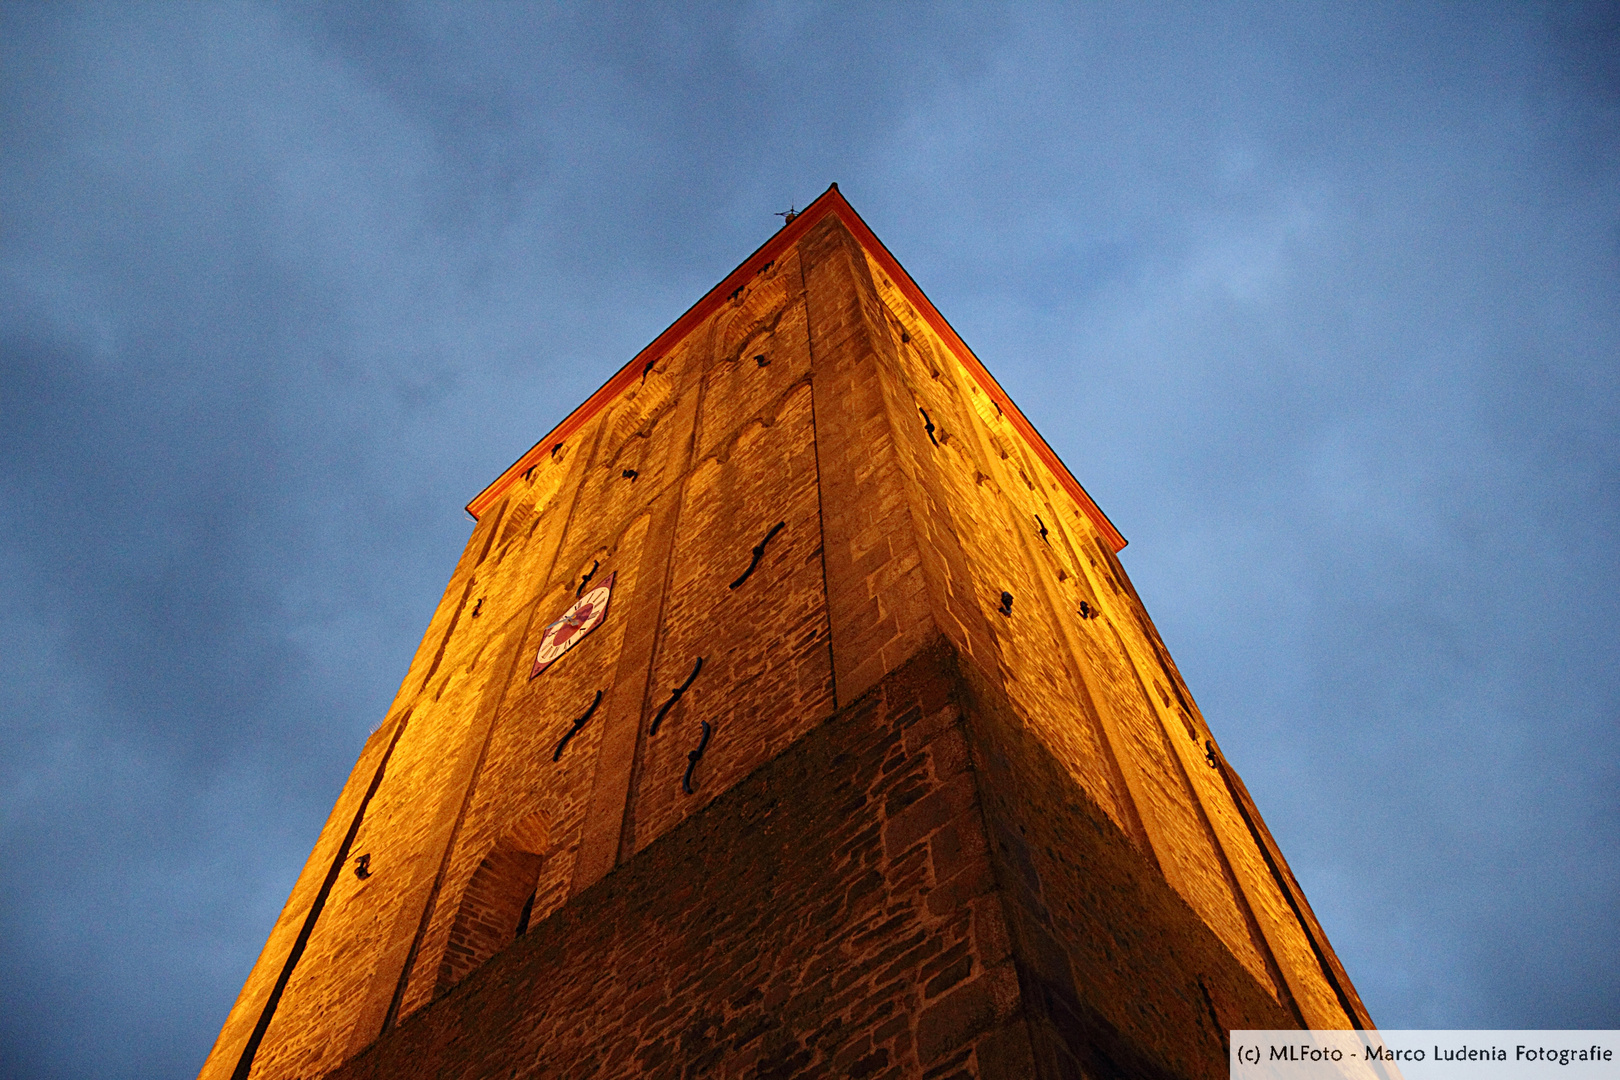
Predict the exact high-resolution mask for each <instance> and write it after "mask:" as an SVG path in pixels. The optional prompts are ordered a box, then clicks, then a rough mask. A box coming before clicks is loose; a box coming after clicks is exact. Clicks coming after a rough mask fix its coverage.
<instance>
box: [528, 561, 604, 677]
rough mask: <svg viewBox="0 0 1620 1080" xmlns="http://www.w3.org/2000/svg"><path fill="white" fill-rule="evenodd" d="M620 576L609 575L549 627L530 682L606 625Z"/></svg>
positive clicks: (541, 643)
mask: <svg viewBox="0 0 1620 1080" xmlns="http://www.w3.org/2000/svg"><path fill="white" fill-rule="evenodd" d="M617 576H618V575H617V574H610V575H608V579H607V580H606V581H604V582H603V583H602V584H600V585H598V586H597V587H596V588H594V589H592V590H591V591H590V592H588V593H586V594H585V595H584V596H581V597H580V598H579V599H578V600H575V601H574V604H573V606H572V607H570V608H569V609H568V610H567V611H565V612H563V615H562V618H560V619H558V620H557V621H556V622H554V623H551V624H550V625H548V626H547V627H546V629H545V632H544V633H542V634H541V635H540V651H539V652H538V653H537V654H536V655H535V658H534V670H533V671H531V672H529V678H531V679H532V678H534V677H535V676H536V675H538V674H540V673H541V672H542V671H544V670H546V668H548V667H550V666H551V665H552V664H553V663H555V662H556V661H557V659H558V658H559V657H560V656H562V654H563V653H565V652H567V651H568V650H569V649H572V648H573V647H574V646H575V645H578V644H579V643H580V642H581V641H584V640H585V636H586V635H587V634H589V633H590V632H591V631H592V630H595V629H596V628H597V627H598V626H600V625H602V620H603V619H604V618H606V617H607V609H608V598H609V597H611V596H612V595H613V579H614V578H615V577H617Z"/></svg>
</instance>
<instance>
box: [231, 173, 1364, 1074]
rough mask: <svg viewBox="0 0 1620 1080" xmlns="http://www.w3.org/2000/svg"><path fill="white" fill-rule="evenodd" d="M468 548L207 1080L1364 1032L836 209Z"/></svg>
mask: <svg viewBox="0 0 1620 1080" xmlns="http://www.w3.org/2000/svg"><path fill="white" fill-rule="evenodd" d="M474 506H475V507H476V508H477V510H478V513H479V520H478V524H477V526H476V527H475V529H474V530H473V534H472V536H471V538H470V539H469V541H468V545H467V549H466V552H465V553H464V554H463V556H462V558H461V560H460V563H459V564H458V566H457V567H456V570H455V573H454V574H453V575H452V577H451V580H450V583H449V585H448V587H447V588H446V590H445V594H444V598H443V600H442V601H441V603H440V605H439V609H438V611H437V612H436V613H435V614H434V617H433V619H432V622H431V623H430V625H429V627H428V630H427V633H426V634H425V635H424V638H423V642H422V645H421V648H420V649H419V650H418V653H417V656H416V658H415V660H414V661H413V663H412V665H411V668H410V670H409V672H408V674H407V676H406V679H405V682H404V684H403V685H402V687H401V689H400V692H399V696H398V698H397V699H396V701H395V704H394V706H393V708H392V709H391V710H390V712H389V714H388V716H387V718H386V719H385V720H384V722H383V724H382V725H381V726H380V727H379V728H378V731H377V732H376V734H375V735H374V736H373V737H372V739H371V740H370V741H369V742H368V743H367V745H366V747H365V749H364V750H363V752H362V754H361V758H360V761H359V763H358V764H357V765H356V768H355V772H354V774H353V776H352V777H351V778H350V780H349V783H348V784H347V785H346V787H345V789H344V791H343V793H342V794H341V795H340V797H339V799H338V802H337V805H336V807H335V808H334V810H333V815H332V818H331V820H330V821H329V822H328V823H327V826H326V828H325V829H324V830H323V832H322V834H321V836H320V838H319V840H318V841H317V842H316V845H315V848H314V851H313V852H312V854H311V856H310V860H309V863H308V865H307V866H306V868H305V870H304V872H303V874H302V875H301V876H300V879H299V881H298V883H297V885H296V886H295V887H294V890H293V893H292V895H291V897H289V899H288V903H287V907H286V909H285V910H284V911H283V913H282V915H281V918H280V919H279V920H278V922H277V924H276V926H275V929H274V930H273V931H272V933H271V936H270V939H269V941H268V942H267V944H266V946H265V951H264V953H263V954H262V955H261V957H260V960H259V963H258V965H257V966H256V967H255V969H254V971H253V973H252V974H251V975H250V977H249V979H248V982H247V984H246V985H245V986H244V988H243V991H242V994H241V997H240V998H239V999H238V1001H237V1003H236V1006H235V1007H234V1008H233V1010H232V1012H231V1014H230V1016H229V1017H228V1018H227V1020H226V1022H225V1025H224V1027H223V1028H222V1030H221V1033H220V1037H219V1040H218V1042H217V1044H216V1046H215V1048H214V1053H213V1054H212V1055H211V1056H210V1058H209V1060H208V1062H207V1063H206V1064H205V1066H204V1068H203V1072H202V1075H203V1076H204V1077H207V1078H213V1077H228V1076H232V1075H233V1072H234V1073H238V1074H240V1073H242V1071H243V1068H244V1066H245V1065H247V1064H251V1076H253V1077H262V1078H266V1080H312V1078H313V1077H317V1076H321V1075H326V1074H332V1073H333V1072H334V1070H336V1071H337V1072H336V1074H337V1075H343V1076H353V1077H361V1076H389V1077H395V1076H405V1077H411V1076H422V1077H427V1076H469V1077H471V1076H503V1077H519V1076H633V1075H654V1076H700V1075H702V1076H707V1075H725V1076H729V1075H739V1076H740V1075H749V1076H755V1075H759V1076H790V1075H807V1076H808V1075H828V1074H835V1075H849V1076H871V1077H890V1076H926V1077H935V1076H938V1077H945V1076H973V1075H977V1076H1042V1077H1066V1076H1094V1077H1109V1076H1115V1075H1143V1076H1167V1077H1168V1076H1184V1077H1188V1078H1192V1077H1200V1076H1206V1075H1207V1076H1214V1075H1216V1074H1218V1073H1219V1074H1224V1070H1225V1059H1224V1054H1223V1051H1222V1049H1221V1047H1222V1039H1223V1038H1224V1031H1225V1030H1226V1029H1230V1028H1232V1027H1241V1026H1259V1027H1272V1026H1289V1025H1295V1024H1310V1025H1313V1026H1322V1027H1331V1026H1344V1025H1346V1024H1349V1023H1366V1022H1368V1021H1367V1018H1366V1015H1365V1010H1364V1009H1362V1007H1361V1005H1360V1003H1359V1001H1358V1000H1357V999H1356V998H1355V992H1354V989H1353V988H1352V987H1350V984H1349V980H1348V979H1347V978H1346V977H1345V975H1344V972H1343V971H1342V969H1341V968H1340V967H1339V966H1338V961H1337V959H1336V958H1335V957H1333V955H1332V951H1331V948H1330V947H1328V946H1327V943H1326V938H1325V937H1324V936H1323V935H1322V932H1321V927H1320V926H1319V925H1317V923H1316V920H1315V917H1314V916H1313V915H1312V914H1311V913H1310V909H1309V907H1308V905H1306V904H1305V901H1304V897H1303V896H1302V895H1300V894H1299V891H1298V886H1297V884H1295V883H1294V882H1293V881H1292V877H1291V875H1290V874H1289V873H1288V872H1287V867H1286V864H1285V863H1284V862H1283V861H1282V857H1281V854H1280V852H1278V851H1277V850H1276V846H1275V843H1274V841H1273V840H1272V839H1271V837H1270V835H1269V833H1267V832H1266V831H1265V826H1264V823H1263V822H1262V821H1260V819H1259V815H1258V812H1257V811H1256V810H1255V809H1254V807H1253V804H1252V800H1250V799H1249V797H1248V794H1247V792H1246V791H1245V790H1244V789H1243V787H1242V782H1241V781H1240V780H1238V779H1237V777H1236V776H1235V774H1233V773H1231V772H1230V770H1229V768H1227V767H1226V766H1225V763H1224V761H1223V759H1221V758H1220V756H1219V749H1218V747H1217V746H1216V745H1215V743H1214V741H1213V737H1212V736H1211V735H1210V733H1209V730H1208V728H1207V726H1206V725H1205V722H1204V720H1203V717H1202V716H1201V715H1200V714H1199V712H1198V709H1197V706H1196V705H1195V704H1194V703H1193V700H1192V697H1191V694H1190V693H1189V692H1188V690H1187V688H1186V686H1185V685H1184V683H1183V682H1182V680H1181V677H1180V675H1179V673H1178V672H1177V671H1176V670H1175V666H1174V664H1173V662H1172V661H1171V660H1170V658H1169V654H1168V652H1167V651H1166V650H1165V649H1164V646H1163V643H1162V641H1160V640H1159V637H1158V634H1157V632H1156V631H1155V630H1154V628H1153V625H1152V622H1151V620H1150V619H1149V618H1148V616H1147V613H1146V611H1145V610H1144V609H1143V608H1142V605H1141V602H1140V600H1139V598H1138V597H1137V596H1136V593H1135V591H1134V589H1132V588H1131V585H1130V582H1129V579H1128V578H1127V577H1126V576H1125V573H1124V570H1123V568H1122V567H1121V566H1120V565H1119V562H1118V560H1117V558H1116V557H1115V550H1116V548H1117V546H1118V545H1119V544H1122V543H1123V541H1122V540H1120V539H1119V538H1118V534H1117V533H1115V532H1113V529H1112V526H1111V525H1110V524H1109V523H1108V522H1107V520H1106V518H1104V517H1103V516H1102V515H1101V512H1100V511H1098V510H1097V508H1096V507H1095V505H1094V504H1092V503H1091V501H1090V499H1089V497H1088V496H1086V495H1085V493H1084V491H1083V490H1082V489H1080V487H1079V485H1078V484H1077V483H1076V482H1075V481H1074V480H1073V478H1072V477H1070V476H1069V475H1068V473H1067V472H1066V470H1064V469H1063V467H1062V465H1061V464H1060V463H1058V462H1057V459H1056V457H1055V455H1053V454H1052V453H1051V451H1050V449H1049V448H1047V447H1046V446H1045V444H1044V442H1042V441H1041V440H1040V437H1039V436H1038V435H1036V434H1035V433H1034V431H1033V429H1032V428H1030V427H1029V426H1028V424H1027V422H1026V421H1024V420H1023V419H1022V417H1021V416H1020V415H1019V414H1018V413H1017V410H1016V407H1015V406H1014V405H1013V404H1012V403H1011V402H1010V401H1008V400H1007V399H1006V397H1005V395H1004V394H1003V393H1002V392H1001V391H1000V389H999V387H997V386H996V385H995V384H994V380H992V379H990V378H989V376H988V374H987V373H985V372H984V371H983V368H982V367H981V366H980V365H979V364H978V361H977V360H976V359H975V358H973V357H972V355H971V353H968V352H967V351H966V348H965V346H963V345H962V344H961V343H960V341H959V339H957V338H956V337H955V334H954V332H953V331H951V330H950V328H949V326H948V324H946V323H945V322H944V320H943V319H941V318H940V317H939V316H938V313H937V312H935V311H934V310H933V309H932V307H931V306H930V305H928V303H927V301H926V299H925V298H923V297H922V295H921V293H920V292H919V291H917V289H916V287H915V285H914V284H912V283H911V282H910V279H909V278H907V277H906V276H905V274H904V271H902V270H901V269H900V267H899V265H898V264H897V263H895V262H894V260H893V258H892V257H891V256H889V255H888V253H887V251H886V250H885V249H883V248H882V245H881V244H879V243H878V242H877V241H876V238H875V237H872V236H871V234H870V232H869V231H868V230H866V228H865V225H864V223H861V222H860V220H859V219H858V218H857V217H855V215H854V213H853V211H851V210H849V208H848V205H847V204H846V203H844V202H843V201H842V199H841V197H839V196H838V194H837V192H836V190H834V191H831V192H829V193H828V195H826V196H824V197H823V199H822V200H818V202H817V204H816V206H815V207H812V208H811V210H810V211H807V212H806V214H805V215H804V216H803V217H802V218H801V220H799V221H797V222H795V223H793V224H792V225H790V226H788V227H787V228H785V229H784V230H783V231H782V233H780V234H779V235H778V237H777V238H775V239H773V240H772V241H771V242H770V243H769V244H767V245H766V247H765V248H762V249H761V251H760V252H757V253H756V254H755V255H754V256H752V257H751V258H750V260H749V261H748V262H747V263H745V264H744V265H743V266H741V267H739V268H738V270H737V271H735V272H734V273H733V274H732V275H731V276H730V277H728V278H727V280H726V282H725V283H723V284H722V285H721V286H718V287H717V288H716V290H715V291H714V292H713V293H711V295H710V296H709V297H708V298H706V299H705V300H704V301H702V302H700V304H698V305H697V306H696V307H694V308H693V309H692V311H690V312H688V313H687V315H684V316H682V318H681V320H679V321H678V322H677V323H676V324H675V325H674V326H673V327H672V328H671V329H670V331H667V332H666V333H665V334H664V335H661V336H660V338H659V339H658V340H657V341H655V342H654V343H653V345H651V346H649V347H648V349H647V350H646V351H644V352H643V354H642V355H641V356H639V357H637V358H636V360H635V361H633V362H632V364H631V365H629V366H627V367H626V369H625V370H624V371H622V372H620V374H619V375H617V376H615V377H614V379H613V380H610V382H609V384H608V385H607V386H606V387H604V389H603V390H602V391H601V392H599V393H598V394H597V395H595V396H593V398H592V399H591V401H590V402H588V403H587V404H586V405H585V406H582V407H581V409H580V410H577V411H576V413H575V414H574V415H572V416H570V417H569V419H568V420H566V421H565V422H564V423H563V424H562V425H561V426H560V427H559V428H558V429H556V431H554V432H553V434H552V435H550V436H548V437H547V438H546V439H545V440H543V441H542V442H541V443H540V444H537V445H536V447H535V448H534V449H533V450H531V451H530V452H529V453H528V454H526V455H525V456H524V457H523V458H522V459H520V461H519V462H518V463H517V464H516V465H514V466H513V467H512V468H511V469H509V470H508V471H507V473H506V474H504V475H503V476H502V478H501V479H500V480H498V481H497V482H496V483H495V484H494V485H492V486H491V488H490V489H488V490H487V491H486V492H485V493H484V494H482V495H480V496H479V497H478V499H477V500H475V502H474ZM609 580H611V581H612V582H613V594H612V601H611V604H610V607H609V611H608V615H607V617H606V619H605V620H604V621H603V622H602V624H601V625H600V626H599V627H598V628H597V629H596V630H595V631H594V632H593V633H592V634H591V635H590V636H588V637H587V638H585V639H584V640H583V641H582V642H581V643H580V644H579V645H577V647H575V648H574V649H573V650H572V651H570V652H568V653H567V654H566V655H564V656H563V657H562V658H561V659H560V660H558V661H557V662H556V663H554V664H552V665H551V666H550V667H549V668H548V669H546V671H545V672H544V673H543V674H541V675H539V676H538V677H531V674H532V665H533V658H534V655H535V653H536V651H537V649H538V647H539V643H540V640H541V638H542V635H543V634H544V632H545V629H546V627H547V626H548V624H550V623H551V622H553V621H554V620H556V619H558V618H559V617H560V616H561V615H562V614H563V613H564V612H565V611H566V610H567V609H568V607H569V605H571V604H572V603H573V602H574V600H575V599H576V597H578V596H580V595H581V594H582V593H583V592H584V591H585V590H586V589H589V588H594V587H596V586H598V585H600V584H602V583H604V582H606V581H609ZM700 658H701V665H699V659H700ZM598 695H599V696H598ZM576 721H577V722H578V723H576ZM655 722H656V731H655V730H654V724H655ZM565 736H566V740H565ZM390 748H391V749H390ZM700 751H701V752H700ZM385 759H386V764H384V761H385ZM361 856H367V857H368V858H367V867H368V868H369V874H368V875H367V876H361V875H359V874H358V873H356V872H355V871H356V860H357V859H358V858H359V857H361ZM520 927H521V928H523V930H524V932H523V933H522V934H521V935H519V933H518V931H519V928H520ZM345 1063H347V1064H345Z"/></svg>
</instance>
